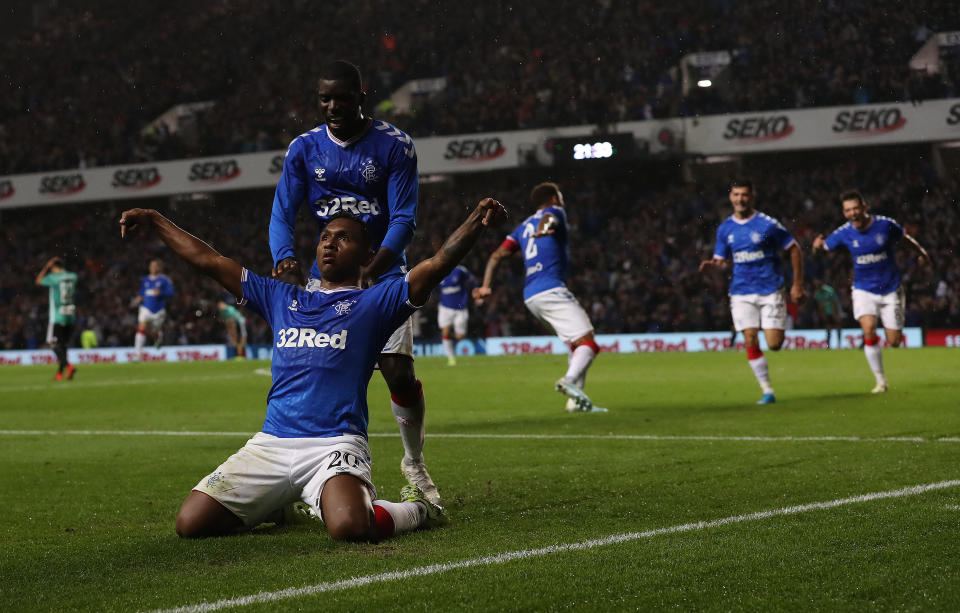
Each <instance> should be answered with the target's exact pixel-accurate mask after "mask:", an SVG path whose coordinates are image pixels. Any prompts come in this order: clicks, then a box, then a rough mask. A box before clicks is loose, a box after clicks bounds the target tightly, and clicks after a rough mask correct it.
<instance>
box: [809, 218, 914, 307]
mask: <svg viewBox="0 0 960 613" xmlns="http://www.w3.org/2000/svg"><path fill="white" fill-rule="evenodd" d="M872 220H873V221H871V222H870V225H869V226H868V227H867V228H866V229H865V230H863V231H860V230H857V229H856V228H854V227H853V224H851V223H850V222H847V223H845V224H843V225H842V226H840V227H839V228H837V229H836V230H834V231H833V233H832V234H831V235H830V236H828V237H827V241H826V247H827V249H829V250H831V251H833V250H834V249H836V248H837V247H846V248H847V250H848V251H850V255H852V256H853V287H854V288H856V289H862V290H864V291H867V292H872V293H874V294H889V293H890V292H895V291H897V288H899V287H900V271H899V269H897V261H896V257H895V256H894V251H893V245H894V243H896V242H897V241H898V240H900V238H901V237H902V236H903V227H902V226H901V225H900V224H898V223H897V222H896V221H894V220H892V219H890V218H889V217H884V216H883V215H873V216H872Z"/></svg>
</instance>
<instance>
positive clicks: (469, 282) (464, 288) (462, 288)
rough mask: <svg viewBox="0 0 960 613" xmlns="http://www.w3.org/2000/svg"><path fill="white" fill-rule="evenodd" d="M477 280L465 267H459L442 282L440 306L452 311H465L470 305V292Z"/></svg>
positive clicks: (440, 286)
mask: <svg viewBox="0 0 960 613" xmlns="http://www.w3.org/2000/svg"><path fill="white" fill-rule="evenodd" d="M476 286H477V279H476V277H474V276H473V275H472V274H470V271H469V270H467V269H466V268H464V267H463V266H457V267H456V268H454V269H453V272H451V273H450V274H449V275H447V276H446V277H445V278H444V279H443V281H441V282H440V285H439V289H440V304H442V305H443V306H445V307H447V308H450V309H465V308H467V305H468V304H469V303H470V290H472V289H473V288H475V287H476Z"/></svg>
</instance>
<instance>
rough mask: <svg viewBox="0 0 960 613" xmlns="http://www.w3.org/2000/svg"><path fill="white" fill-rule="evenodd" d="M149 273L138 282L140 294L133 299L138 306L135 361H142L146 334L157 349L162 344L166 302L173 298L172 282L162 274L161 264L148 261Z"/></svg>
mask: <svg viewBox="0 0 960 613" xmlns="http://www.w3.org/2000/svg"><path fill="white" fill-rule="evenodd" d="M149 266H150V267H149V272H150V274H148V275H147V276H145V277H144V278H143V279H141V281H140V293H139V294H137V297H136V298H134V299H133V300H134V304H136V305H138V306H139V310H138V312H137V336H136V337H135V338H134V341H133V344H134V349H135V350H136V352H137V359H143V345H144V343H146V341H147V334H148V333H149V334H152V335H153V337H154V345H155V346H157V347H159V346H160V345H161V344H162V343H163V324H164V322H165V321H166V320H167V300H170V299H171V298H173V282H172V281H170V277H168V276H167V275H165V274H163V262H161V261H160V260H150V265H149Z"/></svg>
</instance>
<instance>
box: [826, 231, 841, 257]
mask: <svg viewBox="0 0 960 613" xmlns="http://www.w3.org/2000/svg"><path fill="white" fill-rule="evenodd" d="M842 230H843V226H841V227H839V228H837V229H836V230H834V231H833V232H832V233H831V234H830V236H828V237H827V240H826V241H825V245H826V247H827V250H829V251H833V250H835V249H836V248H837V247H842V246H844V242H843V232H842Z"/></svg>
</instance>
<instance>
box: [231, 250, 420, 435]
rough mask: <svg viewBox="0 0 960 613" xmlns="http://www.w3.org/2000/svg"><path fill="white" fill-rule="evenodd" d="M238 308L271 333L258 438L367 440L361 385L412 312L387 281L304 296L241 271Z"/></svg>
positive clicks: (403, 286)
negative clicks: (268, 381)
mask: <svg viewBox="0 0 960 613" xmlns="http://www.w3.org/2000/svg"><path fill="white" fill-rule="evenodd" d="M242 289H243V298H242V300H241V301H240V303H241V304H246V305H247V306H249V307H251V308H253V310H255V311H256V312H258V313H259V314H260V315H262V316H263V318H264V319H266V321H267V323H268V324H270V328H271V329H272V330H273V334H274V343H273V360H272V363H271V366H270V369H271V371H272V373H273V385H272V386H271V387H270V392H269V393H268V394H267V416H266V418H265V419H264V422H263V431H264V432H266V433H267V434H272V435H274V436H278V437H281V438H294V437H329V436H340V435H344V434H358V435H361V436H364V437H365V436H366V435H367V385H368V384H369V382H370V376H371V375H372V374H373V367H374V365H375V363H376V361H377V358H378V357H379V356H380V352H381V351H382V350H383V345H384V343H386V342H387V339H388V338H390V335H391V334H393V332H394V330H396V329H397V327H398V326H399V325H400V324H401V323H403V321H404V320H406V319H407V318H408V317H410V314H411V313H413V311H414V310H415V308H414V307H413V306H412V305H411V304H410V303H409V302H408V295H409V294H408V293H409V285H408V283H407V281H406V279H405V278H404V277H394V278H392V279H389V280H387V281H384V282H382V283H378V284H377V285H374V286H373V287H371V288H369V289H365V290H362V289H358V288H351V289H339V290H320V291H316V292H308V291H306V290H303V289H300V288H298V287H295V286H293V285H290V284H289V283H283V282H281V281H277V280H276V279H266V278H263V277H260V276H257V275H256V274H254V273H252V272H250V271H248V270H246V269H244V270H243V276H242Z"/></svg>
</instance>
